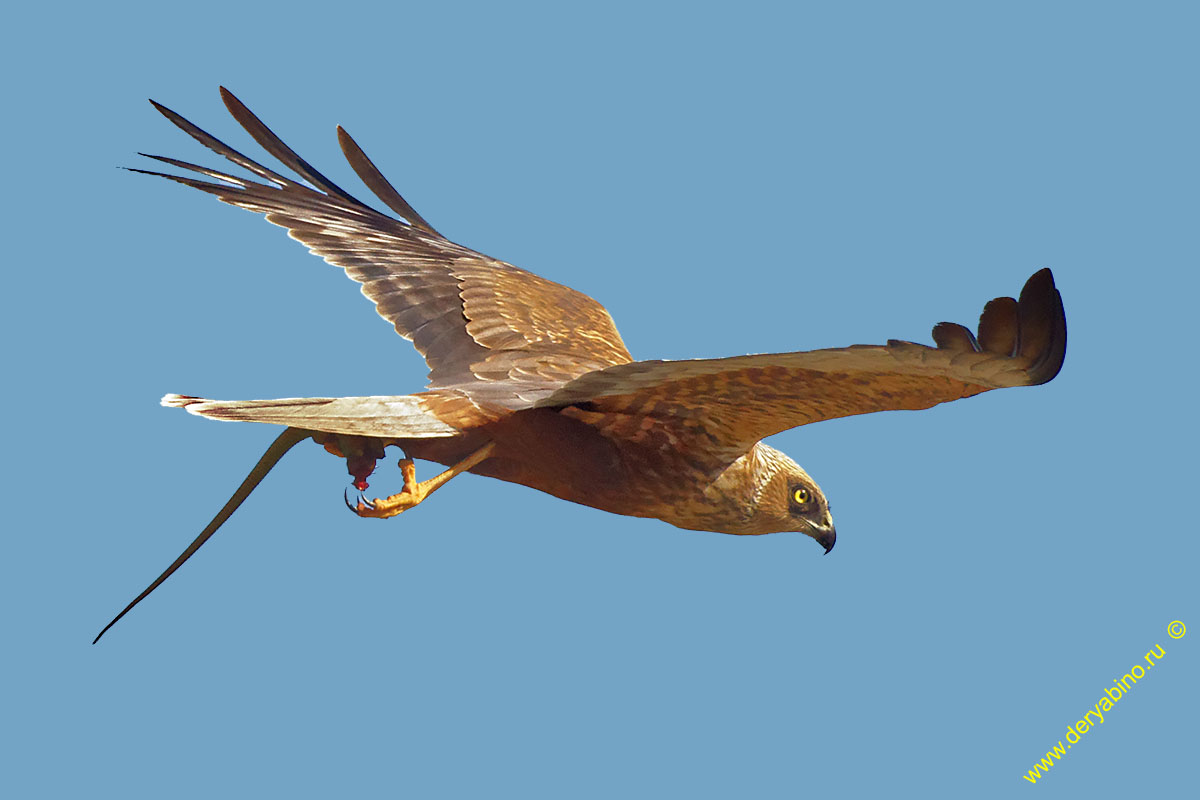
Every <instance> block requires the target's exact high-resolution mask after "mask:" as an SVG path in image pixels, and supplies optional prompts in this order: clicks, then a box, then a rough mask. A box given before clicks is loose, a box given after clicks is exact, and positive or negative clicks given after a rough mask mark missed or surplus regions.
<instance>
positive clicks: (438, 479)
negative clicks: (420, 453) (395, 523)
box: [345, 442, 496, 519]
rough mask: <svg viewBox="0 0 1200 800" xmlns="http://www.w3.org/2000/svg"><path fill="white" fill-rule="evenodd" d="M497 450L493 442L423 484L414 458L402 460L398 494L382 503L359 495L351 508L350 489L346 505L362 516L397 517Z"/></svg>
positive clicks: (383, 500)
mask: <svg viewBox="0 0 1200 800" xmlns="http://www.w3.org/2000/svg"><path fill="white" fill-rule="evenodd" d="M495 447H496V445H495V443H494V442H488V443H487V444H485V445H484V446H483V447H481V448H479V449H478V450H476V451H475V452H474V453H471V455H469V456H467V457H466V458H464V459H463V460H462V461H460V462H458V463H457V464H455V465H454V466H453V467H451V468H450V469H448V470H446V471H445V472H443V473H441V474H440V475H435V476H433V477H432V478H430V479H429V480H427V481H421V482H420V483H417V468H416V467H415V466H413V462H412V459H411V458H402V459H400V472H401V474H403V475H404V489H403V490H402V491H401V492H400V493H399V494H394V495H392V496H391V497H385V498H383V499H382V500H367V499H366V498H364V497H362V496H361V495H359V498H358V502H357V503H355V504H354V505H350V496H349V494H348V492H349V490H347V494H346V495H345V498H346V506H347V507H348V508H349V509H350V510H351V511H353V512H354V513H355V514H358V515H359V516H360V517H375V518H376V519H387V518H388V517H394V516H396V515H397V514H399V513H402V512H404V511H408V510H409V509H410V508H412V507H413V506H415V505H417V504H418V503H420V502H421V501H422V500H424V499H425V498H426V497H428V496H429V495H431V494H433V493H434V492H435V491H437V490H438V489H439V488H440V487H441V486H443V485H444V484H445V483H446V481H448V480H450V479H451V478H453V477H454V476H455V475H458V474H459V473H462V472H466V471H467V470H469V469H471V467H474V466H476V465H477V464H479V463H480V462H481V461H484V460H485V459H487V457H488V456H489V455H491V453H492V450H493V449H495Z"/></svg>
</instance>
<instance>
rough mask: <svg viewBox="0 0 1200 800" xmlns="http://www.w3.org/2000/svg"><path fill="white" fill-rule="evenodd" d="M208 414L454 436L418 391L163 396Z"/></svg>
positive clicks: (351, 431)
mask: <svg viewBox="0 0 1200 800" xmlns="http://www.w3.org/2000/svg"><path fill="white" fill-rule="evenodd" d="M162 404H163V405H164V406H167V407H168V408H182V409H184V410H186V411H187V412H188V413H190V414H196V415H197V416H201V417H208V418H210V419H222V420H234V421H239V422H266V423H271V424H274V425H287V426H288V427H291V428H299V429H302V430H307V431H322V432H324V433H341V434H346V435H352V436H374V437H380V438H397V439H428V438H436V437H442V436H455V435H457V434H459V433H460V432H461V431H460V430H459V429H458V428H455V427H453V426H451V425H447V424H446V423H445V422H443V421H442V420H441V418H439V417H438V416H437V415H436V414H434V413H433V411H432V410H430V408H429V407H428V406H427V405H426V404H425V402H424V401H423V400H422V398H421V397H419V396H417V395H398V396H394V397H386V396H385V397H285V398H281V399H278V400H208V399H205V398H203V397H191V396H188V395H181V394H168V395H166V396H165V397H163V399H162Z"/></svg>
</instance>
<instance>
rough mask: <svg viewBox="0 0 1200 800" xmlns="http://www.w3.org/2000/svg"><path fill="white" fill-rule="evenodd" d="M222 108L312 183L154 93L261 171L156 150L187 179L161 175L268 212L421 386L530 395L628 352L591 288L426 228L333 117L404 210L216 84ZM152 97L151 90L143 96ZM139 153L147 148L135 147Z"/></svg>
mask: <svg viewBox="0 0 1200 800" xmlns="http://www.w3.org/2000/svg"><path fill="white" fill-rule="evenodd" d="M221 97H222V99H223V100H224V101H225V105H226V107H227V108H228V109H229V112H230V113H231V114H233V116H234V118H235V119H236V120H237V121H238V122H239V123H240V124H241V125H242V127H244V128H245V129H246V130H247V131H248V132H249V133H250V135H251V136H253V137H254V139H255V140H256V141H257V142H258V143H259V144H260V145H262V147H263V148H264V149H265V150H266V151H267V152H269V153H271V154H272V155H273V156H275V157H276V158H277V159H279V161H281V162H282V163H283V164H285V165H286V166H287V167H289V168H290V169H291V170H293V171H294V172H295V173H296V174H297V175H298V176H299V177H300V178H302V179H303V180H305V181H307V183H308V184H310V185H305V184H304V183H300V182H298V181H295V180H292V179H290V178H288V177H285V176H284V175H281V174H279V173H277V172H275V171H273V170H270V169H268V168H267V167H264V166H263V165H261V164H259V163H257V162H255V161H253V160H251V159H249V158H247V157H246V156H244V155H242V154H241V153H239V152H238V151H236V150H234V149H233V148H231V147H229V146H228V145H227V144H225V143H224V142H222V141H220V140H218V139H216V138H215V137H213V136H211V135H209V134H208V133H205V132H204V131H202V130H201V129H200V128H197V127H196V126H195V125H193V124H192V123H190V122H188V121H187V120H185V119H184V118H183V117H181V116H179V115H178V114H176V113H175V112H173V111H171V110H170V109H168V108H165V107H163V106H161V105H159V104H158V103H154V107H155V108H157V109H158V110H159V111H160V112H162V114H163V115H164V116H166V117H167V119H169V120H171V122H173V123H175V125H177V126H179V127H180V128H181V129H183V130H184V131H185V132H187V133H188V134H189V135H191V136H192V137H193V138H195V139H196V140H198V141H199V142H200V143H201V144H203V145H205V146H206V147H208V148H209V149H211V150H213V151H214V152H216V153H218V154H220V155H222V156H224V157H225V158H227V159H228V160H230V161H232V162H233V163H234V164H237V165H238V166H240V167H242V168H244V169H246V170H248V171H249V172H251V173H253V174H254V175H256V176H258V177H259V178H260V179H262V180H263V181H264V182H262V183H259V182H256V181H253V180H247V179H244V178H239V177H235V176H233V175H229V174H226V173H223V172H219V171H216V170H211V169H207V168H205V167H201V166H197V165H195V164H190V163H188V162H185V161H179V160H177V159H173V158H165V157H162V156H150V158H154V159H156V160H158V161H162V162H164V163H167V164H170V165H172V166H175V167H178V168H180V169H184V170H189V171H191V172H195V173H199V174H201V175H205V176H207V177H209V178H213V179H215V180H217V181H219V183H213V182H208V181H202V180H198V179H196V178H190V177H181V176H178V175H168V174H165V173H160V172H149V171H148V170H135V171H137V172H144V173H148V174H152V175H159V176H161V177H164V178H169V179H171V180H173V181H177V182H179V183H183V184H186V185H188V186H192V187H194V188H197V189H200V190H201V191H205V192H208V193H210V194H213V195H216V196H217V197H218V198H219V199H220V200H222V201H223V202H226V203H229V204H231V205H235V206H240V207H242V208H246V209H249V210H251V211H257V212H260V213H263V214H266V217H267V220H268V221H270V222H273V223H274V224H276V225H280V226H283V227H285V228H287V229H288V231H289V234H290V235H291V236H292V238H294V239H297V240H299V241H300V242H303V243H304V244H306V245H308V247H309V249H310V250H311V251H312V252H313V253H315V254H317V255H319V256H321V257H322V258H324V259H325V260H326V261H327V262H329V263H330V264H333V265H335V266H339V267H342V268H343V269H345V271H346V274H347V275H348V276H349V277H350V278H352V279H354V280H355V281H358V282H359V283H361V284H362V292H363V294H364V295H366V296H367V297H368V298H369V299H370V300H371V301H372V302H374V303H375V307H376V310H377V311H378V312H379V314H380V315H381V316H383V317H384V318H385V319H387V320H388V321H389V322H391V323H392V324H393V325H394V326H395V328H396V332H397V333H399V334H400V335H401V336H403V337H404V338H406V339H410V340H411V341H412V342H413V344H414V345H415V346H416V348H417V350H418V351H419V352H420V353H421V355H423V356H424V357H425V361H426V363H427V364H428V366H429V385H430V387H436V388H442V387H449V386H454V387H458V388H460V389H461V390H463V391H465V392H467V393H468V394H470V395H472V396H474V397H477V398H479V399H482V400H486V401H488V402H490V403H494V404H497V405H501V406H506V407H510V408H517V407H521V406H524V405H528V404H529V403H530V402H532V401H533V400H535V399H537V398H539V397H543V396H545V395H546V394H549V392H550V391H552V390H553V389H554V388H557V387H558V386H561V385H562V384H563V383H565V382H567V381H569V380H570V379H572V378H575V377H578V376H579V375H583V374H585V373H588V372H592V371H594V370H598V369H603V368H604V367H608V366H612V365H614V364H624V363H627V362H629V361H630V360H631V357H630V355H629V351H628V350H627V349H626V348H625V344H624V342H622V341H621V336H620V334H619V333H617V329H616V326H615V325H614V324H613V321H612V317H610V316H609V314H608V312H607V311H606V310H605V309H604V307H603V306H601V305H600V304H599V303H597V302H596V301H595V300H593V299H592V298H590V297H588V296H587V295H584V294H581V293H580V292H577V291H575V290H573V289H570V288H568V287H566V286H562V285H560V284H557V283H554V282H553V281H548V280H546V279H544V278H540V277H538V276H537V275H534V274H532V273H530V272H526V271H525V270H522V269H519V268H517V267H514V266H512V265H511V264H506V263H504V262H503V261H497V260H496V259H493V258H489V257H487V256H485V255H482V254H480V253H477V252H475V251H474V250H470V249H468V248H466V247H462V246H461V245H457V244H455V243H453V242H451V241H449V240H447V239H445V238H444V237H442V236H441V235H440V234H439V233H438V232H437V231H435V230H434V229H433V228H432V227H431V226H430V225H429V223H428V222H426V221H425V220H424V219H423V218H422V217H421V216H420V215H419V214H418V213H417V212H416V211H415V210H413V208H412V206H410V205H409V204H408V203H407V202H406V201H405V200H404V198H403V197H401V196H400V194H399V193H398V192H397V191H396V190H395V189H394V188H392V186H391V184H390V183H388V181H387V179H386V178H384V177H383V175H382V174H380V172H379V170H378V169H376V167H375V165H374V164H372V163H371V161H370V159H368V158H367V156H366V154H365V153H363V151H362V150H361V149H360V148H359V146H358V145H357V143H355V141H354V140H353V139H351V138H350V135H349V134H348V133H346V132H345V131H344V130H342V128H341V127H340V126H339V127H338V140H339V142H340V144H341V147H342V151H343V153H344V154H345V156H346V158H347V160H348V161H349V162H350V165H351V166H352V167H353V168H354V171H355V172H356V173H358V175H359V177H360V178H362V180H363V182H364V183H365V184H366V185H367V186H368V187H369V188H370V189H371V191H373V192H374V193H375V194H376V196H377V197H379V199H380V200H381V201H383V202H384V203H385V204H386V205H387V206H388V207H389V208H391V209H392V210H393V211H395V212H396V213H397V214H399V215H400V216H401V217H403V218H404V220H403V221H402V220H399V219H395V218H393V217H390V216H387V215H385V214H382V213H380V212H378V211H376V210H375V209H373V208H371V207H369V206H367V205H365V204H363V203H361V202H359V201H358V200H356V199H354V198H353V197H351V196H350V195H349V194H347V193H346V192H345V191H343V190H342V189H341V188H339V187H338V186H337V185H335V184H334V183H333V182H332V181H330V180H329V179H328V178H326V177H325V176H324V175H322V174H321V173H320V172H318V171H317V170H316V169H314V168H313V167H312V166H311V165H310V164H308V162H306V161H305V160H304V159H302V158H300V156H298V155H297V154H296V153H295V152H294V151H292V149H291V148H289V147H288V146H287V145H286V144H284V143H283V142H282V141H281V140H280V139H279V137H277V136H276V135H275V134H274V133H272V132H271V130H270V129H269V128H267V126H266V125H264V124H263V123H262V121H261V120H259V119H258V117H256V116H255V115H254V114H252V113H251V112H250V110H249V109H247V108H246V107H245V106H244V105H243V104H242V103H241V101H240V100H238V99H237V98H236V97H234V96H233V94H232V93H231V92H229V91H228V90H226V89H225V88H224V87H222V89H221ZM151 102H153V101H151ZM143 155H144V154H143Z"/></svg>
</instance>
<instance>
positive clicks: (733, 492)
mask: <svg viewBox="0 0 1200 800" xmlns="http://www.w3.org/2000/svg"><path fill="white" fill-rule="evenodd" d="M712 490H713V491H714V492H716V493H717V494H719V495H721V496H722V497H723V498H726V499H729V500H733V501H734V502H735V503H736V506H737V508H738V514H737V517H738V518H737V519H736V520H731V521H728V522H726V523H725V524H724V525H723V530H724V532H726V533H740V534H761V533H780V532H783V531H797V532H799V533H803V534H806V535H808V536H811V537H812V538H813V539H815V540H816V541H817V544H819V545H821V547H823V548H825V552H826V553H828V552H829V551H830V550H832V549H833V545H834V542H835V541H837V532H836V531H835V530H834V527H833V517H832V516H831V515H830V513H829V503H828V501H826V499H825V493H824V492H822V491H821V487H820V486H817V482H816V481H814V480H813V479H812V478H810V477H809V475H808V473H807V472H805V471H804V470H803V469H802V468H801V467H800V465H799V464H797V463H796V462H795V461H793V460H792V459H790V458H788V457H787V456H786V455H784V454H783V453H781V452H779V451H778V450H776V449H775V448H773V447H770V446H768V445H765V444H763V443H762V442H759V443H758V444H756V445H755V446H754V447H753V448H751V450H750V451H749V452H748V453H746V455H744V456H742V457H741V458H740V459H738V460H737V461H736V462H734V464H732V465H731V466H730V467H729V469H728V470H726V472H725V473H724V474H723V475H722V476H721V477H720V478H718V479H717V481H715V482H714V484H713V486H712ZM714 529H715V528H714Z"/></svg>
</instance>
